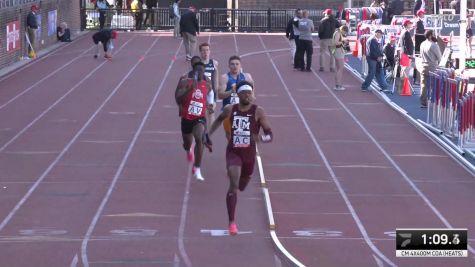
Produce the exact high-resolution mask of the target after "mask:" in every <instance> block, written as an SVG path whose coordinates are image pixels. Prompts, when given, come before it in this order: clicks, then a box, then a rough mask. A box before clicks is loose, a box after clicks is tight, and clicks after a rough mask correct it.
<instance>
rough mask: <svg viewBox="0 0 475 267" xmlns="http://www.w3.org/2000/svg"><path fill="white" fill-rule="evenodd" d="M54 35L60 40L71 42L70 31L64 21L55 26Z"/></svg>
mask: <svg viewBox="0 0 475 267" xmlns="http://www.w3.org/2000/svg"><path fill="white" fill-rule="evenodd" d="M56 37H57V38H58V41H60V42H71V31H70V30H69V28H68V24H67V23H66V22H61V24H60V25H59V27H58V28H56Z"/></svg>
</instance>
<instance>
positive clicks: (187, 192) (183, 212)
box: [178, 163, 193, 267]
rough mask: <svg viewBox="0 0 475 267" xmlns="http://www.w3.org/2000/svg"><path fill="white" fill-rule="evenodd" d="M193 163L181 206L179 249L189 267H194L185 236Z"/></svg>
mask: <svg viewBox="0 0 475 267" xmlns="http://www.w3.org/2000/svg"><path fill="white" fill-rule="evenodd" d="M192 165H193V163H190V165H189V167H188V175H187V176H186V185H185V195H184V196H183V204H182V206H181V216H180V227H179V228H178V249H179V250H180V255H181V257H182V258H183V261H184V262H185V265H186V266H187V267H192V266H193V265H192V264H191V260H190V258H189V257H188V254H187V253H186V248H185V242H184V239H185V238H184V236H185V226H186V214H187V211H188V201H189V200H190V187H191V168H192V167H193V166H192Z"/></svg>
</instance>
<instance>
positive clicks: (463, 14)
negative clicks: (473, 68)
mask: <svg viewBox="0 0 475 267" xmlns="http://www.w3.org/2000/svg"><path fill="white" fill-rule="evenodd" d="M466 31H467V0H461V1H460V38H459V39H460V40H459V42H460V43H459V47H460V49H459V51H460V58H459V69H460V70H464V69H465V50H466V49H467V47H466V45H465V44H466V38H467V36H466Z"/></svg>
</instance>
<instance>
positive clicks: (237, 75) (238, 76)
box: [218, 56, 255, 140]
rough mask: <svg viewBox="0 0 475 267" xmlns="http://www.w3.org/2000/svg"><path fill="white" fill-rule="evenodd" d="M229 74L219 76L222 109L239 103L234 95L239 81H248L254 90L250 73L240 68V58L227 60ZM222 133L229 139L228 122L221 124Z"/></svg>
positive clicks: (219, 95)
mask: <svg viewBox="0 0 475 267" xmlns="http://www.w3.org/2000/svg"><path fill="white" fill-rule="evenodd" d="M228 64H229V72H228V73H226V74H223V75H221V78H220V80H219V88H218V98H219V99H222V100H223V107H222V110H224V108H225V107H226V106H227V105H229V104H237V103H239V97H238V96H237V93H236V84H237V83H239V82H240V81H248V82H250V83H251V84H253V88H254V80H253V79H252V76H251V74H250V73H244V72H242V69H241V68H242V67H241V58H240V57H239V56H232V57H230V58H229V61H228ZM254 91H255V89H253V91H252V96H253V97H254ZM223 127H224V131H225V133H226V138H227V139H228V140H229V138H230V128H231V127H230V123H229V120H225V121H224V123H223Z"/></svg>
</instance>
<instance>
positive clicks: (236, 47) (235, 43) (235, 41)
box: [233, 33, 239, 55]
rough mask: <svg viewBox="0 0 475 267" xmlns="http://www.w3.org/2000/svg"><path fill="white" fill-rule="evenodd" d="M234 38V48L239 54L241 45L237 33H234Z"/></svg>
mask: <svg viewBox="0 0 475 267" xmlns="http://www.w3.org/2000/svg"><path fill="white" fill-rule="evenodd" d="M233 38H234V49H236V55H239V47H238V44H237V40H236V34H235V33H233Z"/></svg>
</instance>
